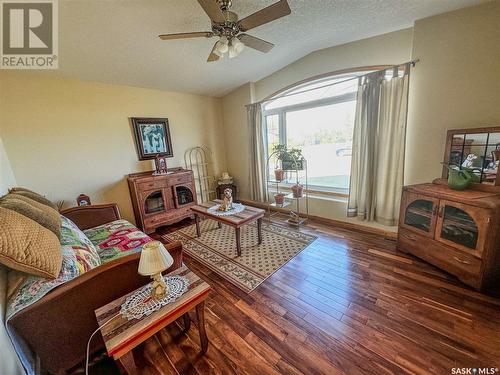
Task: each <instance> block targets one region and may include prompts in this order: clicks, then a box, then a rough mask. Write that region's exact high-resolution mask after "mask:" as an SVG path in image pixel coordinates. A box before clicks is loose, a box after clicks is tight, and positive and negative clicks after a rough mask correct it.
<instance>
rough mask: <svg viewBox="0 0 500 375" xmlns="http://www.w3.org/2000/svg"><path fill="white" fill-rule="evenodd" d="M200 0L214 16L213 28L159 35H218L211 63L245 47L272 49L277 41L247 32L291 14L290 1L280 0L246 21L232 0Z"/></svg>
mask: <svg viewBox="0 0 500 375" xmlns="http://www.w3.org/2000/svg"><path fill="white" fill-rule="evenodd" d="M198 3H200V5H201V7H202V8H203V10H204V11H205V13H206V14H207V15H208V17H210V20H211V21H212V31H202V32H193V33H178V34H163V35H160V36H159V37H160V39H162V40H170V39H185V38H200V37H205V38H211V37H214V36H216V37H218V38H219V40H218V41H217V42H216V43H215V45H214V46H213V48H212V52H211V53H210V55H209V56H208V59H207V61H208V62H211V61H217V60H219V59H220V58H221V57H223V56H224V55H225V54H226V53H227V54H228V55H229V58H233V57H236V56H238V55H239V54H240V53H241V51H242V50H243V48H244V47H245V46H247V47H250V48H254V49H256V50H258V51H261V52H264V53H267V52H269V51H270V50H271V49H272V48H273V47H274V44H272V43H269V42H266V41H265V40H262V39H259V38H256V37H254V36H251V35H248V34H245V32H246V31H248V30H250V29H253V28H255V27H257V26H260V25H264V24H266V23H268V22H271V21H274V20H276V19H278V18H281V17H284V16H287V15H289V14H290V13H291V10H290V6H289V5H288V2H287V0H280V1H278V2H276V3H274V4H272V5H270V6H268V7H267V8H263V9H261V10H259V11H257V12H255V13H253V14H251V15H249V16H248V17H245V18H243V19H242V20H238V15H237V14H236V13H234V12H231V11H230V10H229V9H230V8H231V5H232V0H198Z"/></svg>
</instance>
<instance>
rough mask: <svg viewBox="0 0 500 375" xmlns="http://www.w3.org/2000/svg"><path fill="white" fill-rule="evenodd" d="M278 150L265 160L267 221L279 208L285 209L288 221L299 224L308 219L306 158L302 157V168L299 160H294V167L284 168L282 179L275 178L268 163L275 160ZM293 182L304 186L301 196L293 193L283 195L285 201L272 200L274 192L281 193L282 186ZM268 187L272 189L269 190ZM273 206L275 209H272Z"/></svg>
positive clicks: (277, 212) (278, 211) (288, 185)
mask: <svg viewBox="0 0 500 375" xmlns="http://www.w3.org/2000/svg"><path fill="white" fill-rule="evenodd" d="M277 154H278V152H276V151H275V152H273V153H271V154H270V155H269V156H268V158H267V161H266V184H267V189H266V192H267V208H268V215H269V221H270V220H271V217H272V216H274V215H277V214H279V213H280V210H276V209H285V208H286V207H289V208H288V209H287V211H288V213H289V215H290V217H289V218H288V223H289V224H291V225H295V226H300V225H302V224H304V223H305V222H306V221H307V220H308V219H309V185H308V181H307V160H306V159H302V161H301V163H302V169H299V168H298V166H299V165H300V164H299V160H294V161H293V163H292V164H293V165H295V169H289V170H285V171H284V173H285V178H284V179H283V180H276V178H275V176H272V175H271V172H270V165H271V163H272V162H274V163H276V162H277V159H278V158H277ZM293 184H301V185H302V186H303V187H304V191H303V195H302V196H301V197H294V195H293V193H289V194H286V195H285V197H284V198H285V201H284V202H283V204H278V203H276V201H274V194H279V193H282V191H283V187H287V188H288V187H290V185H293ZM270 187H271V188H273V190H270ZM287 191H288V189H287ZM301 202H303V203H304V204H303V206H304V208H303V210H301ZM272 208H275V210H272Z"/></svg>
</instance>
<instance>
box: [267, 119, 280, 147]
mask: <svg viewBox="0 0 500 375" xmlns="http://www.w3.org/2000/svg"><path fill="white" fill-rule="evenodd" d="M266 126H267V154H268V155H271V153H272V149H273V147H274V146H275V145H277V144H279V143H280V123H279V115H269V116H266Z"/></svg>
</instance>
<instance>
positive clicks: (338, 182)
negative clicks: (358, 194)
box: [286, 101, 356, 189]
mask: <svg viewBox="0 0 500 375" xmlns="http://www.w3.org/2000/svg"><path fill="white" fill-rule="evenodd" d="M355 110H356V102H355V101H349V102H344V103H338V104H331V105H326V106H321V107H313V108H308V109H303V110H299V111H290V112H287V113H286V135H287V145H288V147H297V148H300V149H302V154H303V155H304V157H305V158H306V160H307V166H308V171H307V173H308V183H309V185H313V186H322V187H327V188H338V189H348V188H349V179H350V175H351V155H352V134H353V128H354V113H355Z"/></svg>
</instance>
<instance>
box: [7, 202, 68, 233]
mask: <svg viewBox="0 0 500 375" xmlns="http://www.w3.org/2000/svg"><path fill="white" fill-rule="evenodd" d="M0 207H3V208H8V209H9V210H13V211H16V212H18V213H20V214H21V215H24V216H26V217H28V218H30V219H31V220H34V221H36V222H37V223H38V224H40V225H41V226H43V227H45V228H47V229H48V230H50V231H51V232H52V233H54V234H55V235H56V236H57V238H60V237H61V215H60V214H59V212H57V211H56V210H54V209H53V208H51V207H49V206H46V205H44V204H42V203H39V202H37V201H34V200H33V199H31V198H28V197H25V196H24V195H19V194H12V193H11V194H7V195H6V196H5V197H3V198H2V199H0Z"/></svg>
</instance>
